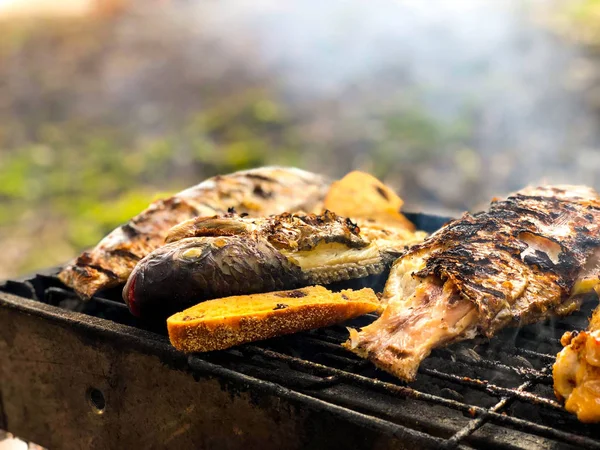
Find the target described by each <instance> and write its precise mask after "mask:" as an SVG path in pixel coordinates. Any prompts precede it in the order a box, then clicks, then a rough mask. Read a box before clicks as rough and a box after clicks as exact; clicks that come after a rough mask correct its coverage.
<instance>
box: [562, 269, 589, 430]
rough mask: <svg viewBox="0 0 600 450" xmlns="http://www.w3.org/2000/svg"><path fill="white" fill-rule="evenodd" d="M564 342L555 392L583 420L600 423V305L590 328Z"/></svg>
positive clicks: (566, 334)
mask: <svg viewBox="0 0 600 450" xmlns="http://www.w3.org/2000/svg"><path fill="white" fill-rule="evenodd" d="M596 263H597V264H600V260H599V261H596ZM596 289H598V286H596ZM560 341H561V343H562V345H563V346H564V347H565V348H563V349H562V351H561V352H560V353H559V354H558V355H557V356H556V363H554V368H553V371H552V374H553V376H554V393H555V394H556V396H557V397H558V399H559V400H564V402H565V408H566V409H567V411H569V412H572V413H574V414H577V418H578V419H579V420H581V421H582V422H588V423H592V422H600V306H599V307H597V308H596V310H595V311H594V314H593V315H592V319H591V320H590V324H589V326H588V329H587V330H586V331H582V332H580V333H578V332H576V331H569V332H567V333H565V334H564V335H563V337H562V339H561V340H560Z"/></svg>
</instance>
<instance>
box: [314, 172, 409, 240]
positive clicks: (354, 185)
mask: <svg viewBox="0 0 600 450" xmlns="http://www.w3.org/2000/svg"><path fill="white" fill-rule="evenodd" d="M403 203H404V202H403V200H402V199H401V198H400V197H398V195H396V193H395V192H394V191H393V190H392V189H390V188H389V187H388V186H386V185H385V184H383V183H382V182H381V181H379V180H378V179H377V178H375V177H374V176H372V175H369V174H368V173H365V172H359V171H354V172H350V173H349V174H348V175H346V176H345V177H344V178H342V179H341V180H339V181H336V182H334V183H332V185H331V187H330V188H329V191H328V192H327V196H326V197H325V204H324V207H325V209H328V210H330V211H333V212H335V213H336V214H338V215H340V216H346V217H350V218H352V219H363V220H364V219H371V220H372V221H376V222H379V223H382V224H385V225H387V226H395V227H401V228H405V229H407V230H410V231H414V229H415V226H414V225H413V224H412V223H411V222H410V221H409V220H408V219H407V218H406V217H404V216H403V215H402V214H400V208H401V207H402V205H403Z"/></svg>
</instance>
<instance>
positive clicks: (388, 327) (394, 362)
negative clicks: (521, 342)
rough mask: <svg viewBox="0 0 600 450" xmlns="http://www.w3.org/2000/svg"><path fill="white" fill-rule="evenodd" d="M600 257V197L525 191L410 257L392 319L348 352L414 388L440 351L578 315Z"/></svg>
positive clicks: (391, 295) (387, 298)
mask: <svg viewBox="0 0 600 450" xmlns="http://www.w3.org/2000/svg"><path fill="white" fill-rule="evenodd" d="M599 248H600V198H599V196H598V194H597V193H596V192H594V191H593V190H592V189H589V188H586V187H578V186H556V187H553V186H546V187H540V188H528V189H525V190H523V191H520V192H518V193H516V194H513V195H511V196H509V197H508V198H507V199H506V200H502V201H496V202H493V203H492V205H491V207H490V209H489V211H487V212H480V213H477V214H474V215H471V214H465V215H464V216H463V217H462V218H460V219H458V220H455V221H453V222H451V223H449V224H447V225H446V226H444V227H443V228H441V229H440V230H438V231H437V232H436V233H434V234H433V235H431V236H430V237H429V238H428V239H426V240H425V241H424V242H422V243H421V244H417V245H415V246H413V247H412V248H410V249H409V250H408V251H406V252H405V253H404V254H403V255H402V256H401V257H400V258H399V259H398V260H397V261H396V262H395V263H394V265H393V267H392V269H391V271H390V276H389V278H388V281H387V284H386V286H385V290H384V293H383V298H382V302H384V303H386V304H387V306H386V308H385V310H384V312H383V314H382V315H381V317H380V318H379V319H377V320H376V321H375V322H373V323H372V324H371V325H369V326H367V327H365V328H363V329H362V330H361V331H360V332H358V331H356V330H350V340H349V341H348V342H346V343H345V344H344V345H345V346H346V347H347V348H348V349H350V350H351V351H353V352H355V353H357V354H358V355H360V356H362V357H364V358H367V359H369V360H371V361H372V362H373V363H374V364H375V365H376V366H378V367H379V368H381V369H383V370H386V371H388V372H390V373H392V374H394V375H396V376H398V377H400V378H402V379H404V380H408V381H410V380H413V379H414V378H415V375H416V372H417V369H418V367H419V364H420V363H421V361H422V360H423V359H424V358H425V357H427V355H429V353H430V352H431V350H432V349H433V348H435V347H439V346H441V345H444V344H448V343H450V342H455V341H459V340H463V339H469V338H473V337H475V336H476V335H484V336H487V337H491V336H493V335H494V334H495V333H496V332H497V331H498V330H500V329H502V328H504V327H507V326H519V325H524V324H528V323H532V322H535V321H538V320H540V319H543V318H546V317H548V316H551V315H565V314H569V313H571V312H572V311H574V310H575V309H576V308H578V307H579V303H580V300H581V296H582V295H583V294H585V293H587V292H589V291H590V290H592V288H593V287H594V285H595V284H597V283H598V275H599V274H600V270H599V268H598V266H597V264H596V261H597V260H596V258H597V256H598V255H599ZM592 261H593V263H591V262H592Z"/></svg>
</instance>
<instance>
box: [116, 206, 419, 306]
mask: <svg viewBox="0 0 600 450" xmlns="http://www.w3.org/2000/svg"><path fill="white" fill-rule="evenodd" d="M422 237H423V234H422V233H421V234H414V233H408V234H407V232H406V230H402V232H396V231H395V230H390V231H387V230H384V229H382V228H377V229H373V230H370V229H366V230H361V229H360V228H359V227H358V226H357V225H356V224H354V223H353V222H352V221H351V220H349V219H345V218H342V217H339V216H337V215H336V214H335V213H332V212H329V211H326V212H325V213H324V214H321V215H316V214H287V213H286V214H282V215H279V216H271V217H268V218H262V219H253V218H249V217H240V216H237V215H227V216H221V217H217V216H215V217H211V218H197V219H193V220H190V221H187V222H184V223H182V224H180V225H178V226H176V227H175V228H173V229H172V230H171V232H170V233H169V236H168V237H167V241H168V242H169V243H168V244H166V245H165V246H163V247H161V248H159V249H157V250H156V251H154V252H152V253H151V254H149V255H148V256H147V257H146V258H144V259H143V260H142V261H140V263H139V264H138V265H137V266H136V268H135V269H134V270H133V272H132V274H131V276H130V277H129V280H128V281H127V284H126V286H125V289H124V290H123V298H124V300H125V301H126V302H127V304H128V305H129V309H130V310H131V312H132V313H133V314H135V315H138V316H155V315H158V316H161V317H162V316H165V315H167V314H169V313H173V312H175V311H180V310H181V309H183V308H185V307H187V306H190V305H191V304H193V303H194V302H198V301H200V300H208V299H212V298H217V297H224V296H232V295H242V294H252V293H259V292H269V291H276V290H284V289H294V288H296V287H300V286H308V285H311V284H330V283H334V282H339V281H345V280H352V279H358V278H364V277H367V276H369V275H374V274H381V273H383V272H384V271H385V270H387V269H388V268H389V266H390V265H391V263H392V262H393V260H394V259H395V258H396V257H397V256H398V255H399V254H400V252H401V251H402V250H403V249H404V248H405V246H406V245H407V244H408V243H410V242H414V241H417V240H420V239H422Z"/></svg>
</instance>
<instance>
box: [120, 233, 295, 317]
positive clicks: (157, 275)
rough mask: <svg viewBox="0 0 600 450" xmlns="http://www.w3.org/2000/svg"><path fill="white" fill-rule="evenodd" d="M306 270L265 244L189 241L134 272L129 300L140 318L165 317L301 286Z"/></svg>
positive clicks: (233, 239)
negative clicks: (224, 299) (215, 301)
mask: <svg viewBox="0 0 600 450" xmlns="http://www.w3.org/2000/svg"><path fill="white" fill-rule="evenodd" d="M302 276H303V275H302V271H301V268H300V267H299V266H297V265H295V264H294V263H293V262H291V261H288V259H287V258H286V257H285V256H284V255H283V254H281V253H280V252H279V251H278V250H277V249H275V248H274V247H273V246H272V245H271V244H269V242H268V241H266V240H265V239H255V238H252V237H250V236H217V237H215V236H208V237H206V236H205V237H192V238H184V239H181V240H178V241H175V242H172V243H169V244H166V245H164V246H163V247H160V248H159V249H157V250H155V251H154V252H152V253H150V254H149V255H148V256H146V257H145V258H144V259H142V260H141V261H140V262H139V263H138V264H137V266H136V267H135V268H134V269H133V271H132V273H131V275H130V277H129V279H128V280H127V284H126V285H125V288H124V289H123V299H124V301H125V302H126V303H127V306H128V307H129V310H130V311H131V313H132V314H133V315H135V316H138V317H161V318H164V317H166V316H167V315H169V314H173V313H174V312H178V311H181V310H183V309H185V308H187V307H189V306H192V305H194V304H197V303H200V302H202V301H204V300H209V299H214V298H219V297H227V296H231V295H241V294H247V293H256V292H268V291H271V290H278V289H283V288H285V287H286V286H292V287H296V286H297V285H298V283H299V282H300V280H301V278H302Z"/></svg>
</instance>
